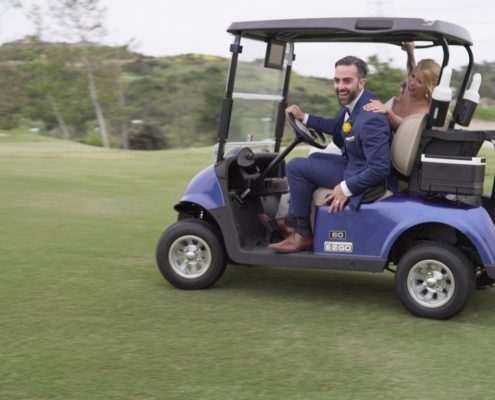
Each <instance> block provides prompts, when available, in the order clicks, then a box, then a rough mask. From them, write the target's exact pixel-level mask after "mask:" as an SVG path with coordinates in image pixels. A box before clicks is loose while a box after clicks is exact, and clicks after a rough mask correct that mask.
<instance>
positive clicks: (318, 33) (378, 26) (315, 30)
mask: <svg viewBox="0 0 495 400" xmlns="http://www.w3.org/2000/svg"><path fill="white" fill-rule="evenodd" d="M227 32H229V33H232V34H234V35H241V36H242V37H247V38H251V39H255V40H261V41H267V40H269V39H276V40H282V41H286V42H379V43H392V44H401V43H402V42H407V41H429V42H433V45H441V43H442V41H443V40H444V39H445V40H447V42H448V44H449V45H462V46H465V45H468V46H471V45H472V44H473V43H472V40H471V35H470V34H469V32H468V31H467V30H466V29H464V28H463V27H461V26H459V25H455V24H451V23H449V22H444V21H427V20H424V19H421V18H378V17H375V18H309V19H285V20H271V21H248V22H234V23H232V24H231V25H230V27H229V28H228V29H227Z"/></svg>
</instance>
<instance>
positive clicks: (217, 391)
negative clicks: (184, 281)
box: [0, 132, 495, 400]
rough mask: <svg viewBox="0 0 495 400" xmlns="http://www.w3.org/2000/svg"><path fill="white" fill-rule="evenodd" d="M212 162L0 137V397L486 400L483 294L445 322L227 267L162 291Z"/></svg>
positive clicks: (207, 153)
mask: <svg viewBox="0 0 495 400" xmlns="http://www.w3.org/2000/svg"><path fill="white" fill-rule="evenodd" d="M304 151H306V150H304ZM488 154H490V153H488ZM490 157H491V158H490V163H491V164H490V165H491V167H490V168H489V169H490V170H492V169H493V155H491V154H490ZM211 160H212V152H211V148H209V147H208V148H197V149H188V150H164V151H157V152H142V151H135V152H130V151H122V150H104V149H100V148H95V147H92V146H86V145H81V144H77V143H72V142H68V141H60V140H57V139H51V138H46V137H42V136H35V135H32V134H29V133H17V134H13V133H12V132H1V134H0V187H1V190H0V221H1V224H0V243H1V251H0V303H1V305H2V306H1V312H0V325H1V327H2V329H1V330H0V359H1V360H2V362H1V363H0V398H2V399H9V400H16V399H19V400H21V399H22V400H26V399H39V400H41V399H47V400H57V399H81V400H82V399H119V400H122V399H133V400H134V399H165V398H166V399H168V400H174V399H177V400H179V399H180V400H188V399H190V400H196V399H209V400H210V399H211V400H222V399H228V400H232V399H240V400H241V399H246V400H252V399H273V400H279V399H294V400H296V399H305V400H318V399H322V400H323V399H325V400H326V399H330V398H332V399H374V398H380V399H384V400H388V399H390V400H396V399H412V398H417V397H418V393H424V391H425V382H426V381H427V382H428V384H427V392H428V396H429V397H431V398H435V399H439V400H443V399H445V400H447V399H448V400H452V399H462V400H464V399H470V398H476V399H489V398H491V397H492V391H493V388H492V386H491V382H490V379H489V375H488V374H489V371H490V370H491V369H492V368H493V367H494V361H493V360H494V357H493V356H494V350H492V349H491V348H492V346H491V337H492V332H493V329H495V292H494V291H492V290H486V291H481V292H478V293H477V294H476V296H475V297H474V299H473V301H472V302H471V303H470V304H469V306H468V307H467V309H466V310H465V311H464V312H463V313H462V314H461V315H460V316H458V317H457V318H455V319H453V320H450V321H443V322H441V321H430V320H422V319H418V318H414V317H412V316H410V315H409V314H407V313H406V312H405V310H404V309H403V308H402V306H401V305H400V303H399V301H398V299H397V298H396V296H395V294H394V293H393V282H392V279H393V276H392V275H391V274H389V273H384V274H363V273H356V272H334V271H321V270H301V269H284V268H270V267H265V268H252V267H246V266H242V265H241V266H239V265H230V266H229V267H228V268H227V271H226V273H225V275H224V276H223V277H222V279H221V280H220V281H219V282H218V283H217V284H216V285H215V286H214V287H213V288H212V289H210V290H203V291H194V292H186V291H180V290H177V289H174V288H173V287H171V286H170V285H169V284H167V283H166V282H165V281H164V280H163V278H162V277H161V275H160V274H159V272H158V270H157V267H156V266H155V261H154V249H155V244H156V242H157V240H158V237H159V235H160V233H161V232H162V230H163V229H164V228H165V227H167V226H168V225H169V224H171V223H172V222H173V221H174V220H175V218H176V215H175V212H174V211H173V210H172V206H173V204H174V203H175V202H176V201H177V200H178V199H179V198H180V194H181V192H182V190H183V188H184V186H185V184H186V183H187V181H188V180H189V179H190V178H191V177H193V176H194V175H195V173H196V172H197V171H199V169H201V168H202V167H204V166H206V165H208V164H209V163H210V162H211ZM420 397H421V395H420Z"/></svg>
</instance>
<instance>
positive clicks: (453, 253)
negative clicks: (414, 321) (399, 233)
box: [395, 242, 475, 319]
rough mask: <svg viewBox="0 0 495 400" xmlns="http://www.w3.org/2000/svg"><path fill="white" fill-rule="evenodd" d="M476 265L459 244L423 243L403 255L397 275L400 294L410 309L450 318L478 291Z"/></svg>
mask: <svg viewBox="0 0 495 400" xmlns="http://www.w3.org/2000/svg"><path fill="white" fill-rule="evenodd" d="M474 286H475V284H474V269H473V267H472V266H471V264H470V263H469V261H468V259H467V258H466V256H465V255H464V254H463V253H462V252H461V251H460V250H459V249H457V248H456V247H454V246H451V245H447V244H444V243H433V242H428V243H421V244H418V245H417V246H415V247H413V248H412V249H410V250H409V251H408V252H407V253H406V254H404V256H403V257H402V258H401V260H400V262H399V264H398V265H397V271H396V275H395V288H396V291H397V294H398V296H399V298H400V300H401V302H402V304H403V305H404V306H405V307H406V309H407V310H409V312H411V313H412V314H414V315H416V316H419V317H425V318H433V319H447V318H451V317H453V316H455V315H457V314H458V313H459V312H461V311H462V309H463V308H464V307H465V306H466V304H467V303H468V301H469V299H470V298H471V296H472V294H473V291H474Z"/></svg>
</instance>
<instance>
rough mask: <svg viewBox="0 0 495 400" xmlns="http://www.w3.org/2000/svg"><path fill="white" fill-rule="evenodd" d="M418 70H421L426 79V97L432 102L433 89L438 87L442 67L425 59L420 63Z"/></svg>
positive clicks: (417, 66)
mask: <svg viewBox="0 0 495 400" xmlns="http://www.w3.org/2000/svg"><path fill="white" fill-rule="evenodd" d="M416 68H417V69H419V70H421V71H422V72H423V73H424V74H425V77H426V97H427V98H428V100H431V93H432V92H433V88H434V87H435V86H436V85H437V82H438V77H439V76H440V65H439V64H438V63H437V62H436V61H435V60H432V59H431V58H425V59H424V60H421V61H420V62H418V65H416Z"/></svg>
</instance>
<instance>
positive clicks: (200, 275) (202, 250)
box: [156, 219, 227, 290]
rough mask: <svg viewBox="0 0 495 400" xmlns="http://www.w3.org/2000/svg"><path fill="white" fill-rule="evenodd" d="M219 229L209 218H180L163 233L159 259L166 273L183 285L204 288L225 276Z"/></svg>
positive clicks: (187, 287) (157, 253) (174, 281)
mask: <svg viewBox="0 0 495 400" xmlns="http://www.w3.org/2000/svg"><path fill="white" fill-rule="evenodd" d="M220 238H221V235H220V232H219V231H218V230H217V229H216V227H214V226H213V225H211V224H210V223H208V222H205V221H203V220H196V219H185V220H180V221H178V222H176V223H175V224H173V225H172V226H170V227H169V228H168V229H167V230H166V231H165V232H164V233H163V234H162V236H161V237H160V240H159V241H158V245H157V248H156V261H157V264H158V268H159V270H160V272H161V273H162V275H163V277H164V278H165V279H166V280H167V281H168V282H170V283H171V284H172V285H174V286H175V287H178V288H180V289H188V290H193V289H204V288H207V287H209V286H211V285H213V284H214V283H215V282H216V281H217V280H218V279H220V277H221V276H222V274H223V272H224V270H225V266H226V264H227V262H226V257H225V252H224V249H223V245H222V242H221V239H220Z"/></svg>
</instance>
